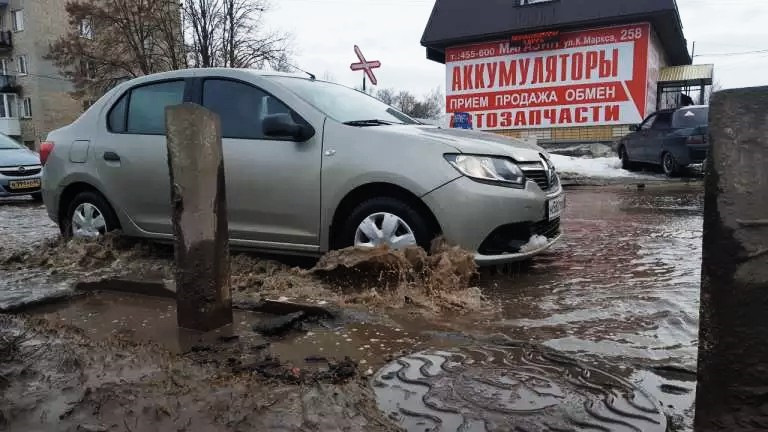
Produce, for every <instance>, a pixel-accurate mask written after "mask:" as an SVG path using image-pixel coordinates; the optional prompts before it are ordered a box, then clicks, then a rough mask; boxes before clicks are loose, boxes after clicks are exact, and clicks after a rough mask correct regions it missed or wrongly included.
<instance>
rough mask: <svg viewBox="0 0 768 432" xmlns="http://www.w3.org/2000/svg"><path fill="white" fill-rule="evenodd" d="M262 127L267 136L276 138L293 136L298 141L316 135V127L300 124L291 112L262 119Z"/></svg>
mask: <svg viewBox="0 0 768 432" xmlns="http://www.w3.org/2000/svg"><path fill="white" fill-rule="evenodd" d="M261 129H262V132H263V133H264V135H265V136H268V137H275V138H285V137H289V138H293V139H295V140H296V141H306V140H308V139H310V138H312V137H313V136H314V135H315V128H313V127H312V126H310V125H305V124H299V123H296V122H295V121H294V120H293V117H291V115H290V114H285V113H283V114H272V115H268V116H266V117H264V119H263V120H262V121H261Z"/></svg>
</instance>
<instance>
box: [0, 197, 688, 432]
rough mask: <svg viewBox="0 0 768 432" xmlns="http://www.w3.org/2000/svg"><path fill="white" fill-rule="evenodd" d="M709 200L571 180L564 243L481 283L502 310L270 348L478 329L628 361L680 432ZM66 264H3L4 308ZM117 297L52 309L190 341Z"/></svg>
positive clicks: (345, 348) (366, 348)
mask: <svg viewBox="0 0 768 432" xmlns="http://www.w3.org/2000/svg"><path fill="white" fill-rule="evenodd" d="M702 202H703V190H702V188H701V186H700V185H696V184H693V185H686V184H675V185H662V186H652V187H648V188H645V189H638V188H637V187H634V186H632V187H629V186H611V187H602V188H580V189H571V190H570V191H569V194H568V208H567V211H566V214H565V216H564V221H563V229H564V231H565V237H564V240H563V242H562V243H561V244H560V245H558V246H557V247H555V248H554V249H552V250H551V251H550V252H548V253H547V254H545V255H543V256H540V257H538V258H537V259H536V260H534V261H533V263H532V264H530V265H528V266H518V267H513V268H512V269H509V271H507V272H505V273H498V272H489V271H483V272H481V275H480V279H479V282H478V284H479V285H480V287H481V288H482V290H483V292H484V294H485V295H486V296H487V297H488V300H489V301H490V302H493V303H495V304H497V305H498V306H499V308H498V310H500V312H498V313H469V314H464V315H461V314H455V313H452V314H444V315H442V316H437V317H429V318H425V317H424V316H422V315H419V314H412V313H411V312H412V311H410V312H407V313H406V312H403V313H400V312H398V311H397V310H394V311H390V313H389V320H384V322H383V323H379V324H370V323H359V324H346V325H344V326H339V327H334V326H325V327H324V326H322V325H317V326H314V327H311V328H308V329H307V330H308V332H305V333H295V334H292V335H290V336H289V337H288V338H287V339H284V340H282V341H276V342H275V343H273V344H272V346H271V349H272V350H273V352H274V353H275V354H277V355H279V356H280V357H281V358H282V359H283V360H285V361H289V362H291V363H294V364H297V365H302V366H304V365H306V363H307V362H306V361H305V360H306V358H307V357H313V356H327V357H328V358H343V357H344V356H347V355H348V356H350V357H352V358H354V359H355V360H359V361H363V360H364V361H365V363H363V364H368V365H371V366H372V367H373V368H374V369H375V368H376V367H378V366H380V365H382V364H383V363H384V362H385V361H386V359H387V358H389V357H390V356H393V355H397V354H399V353H401V352H402V351H407V352H415V351H418V350H421V349H425V348H430V347H431V348H435V347H440V346H450V345H461V344H465V343H468V341H467V340H466V339H464V338H463V336H462V335H467V334H468V335H475V336H483V335H488V334H490V333H503V334H505V335H507V336H509V337H511V338H514V339H521V340H531V341H536V342H541V343H543V344H545V345H547V346H549V347H552V348H556V349H558V350H562V351H566V352H569V353H570V354H572V355H574V356H576V357H578V358H581V359H584V360H588V361H589V360H599V361H600V362H601V364H613V365H615V370H612V372H613V373H615V374H616V375H618V376H621V377H622V378H624V379H627V380H629V381H631V382H633V383H635V384H638V385H640V386H641V387H643V388H645V389H646V390H648V391H649V392H650V393H652V394H653V395H655V396H656V397H657V398H658V399H660V400H661V402H662V403H663V405H664V407H665V411H666V412H667V414H669V415H670V416H672V418H673V421H672V423H673V425H675V429H676V430H686V429H689V428H690V425H691V423H692V422H691V419H692V404H693V399H694V394H693V390H694V389H695V382H694V379H695V375H694V374H691V373H690V372H691V371H695V364H696V351H697V327H698V306H699V305H698V301H699V282H700V281H699V278H700V262H701V234H702ZM0 233H2V236H3V240H4V241H3V245H4V246H3V247H4V248H5V249H8V250H19V249H25V248H28V247H31V246H33V245H35V244H39V243H40V242H41V241H43V240H44V239H45V238H47V237H50V236H53V235H55V233H56V229H55V227H54V226H52V224H51V223H50V222H49V221H48V219H47V217H46V215H45V212H44V209H43V208H42V207H40V206H38V205H32V204H29V203H7V202H2V201H0ZM160 265H162V263H161V264H160ZM56 273H57V272H56V269H50V268H38V269H35V268H29V267H24V268H21V266H20V268H19V270H18V271H14V270H13V269H10V268H6V269H4V270H3V271H2V273H0V307H2V304H3V302H5V303H9V302H14V301H19V300H23V299H25V298H34V297H38V296H41V295H45V294H47V293H50V292H55V291H57V290H64V289H67V288H68V287H69V282H71V281H70V280H69V279H68V277H71V275H68V274H67V275H63V274H56ZM99 301H102V302H104V303H99ZM114 301H115V299H111V300H110V299H107V300H106V301H105V300H104V299H102V300H99V299H98V298H94V299H89V300H87V301H86V302H81V303H79V305H80V306H78V308H75V309H73V310H69V311H61V310H48V311H47V312H46V313H48V314H50V315H49V318H51V319H52V320H58V321H63V323H65V324H75V325H77V324H80V325H79V327H81V328H82V327H87V328H93V330H92V331H93V332H94V334H93V335H92V336H96V337H97V338H98V337H106V336H108V335H110V334H113V333H115V332H117V333H122V332H126V331H130V332H133V333H134V334H135V335H137V338H138V339H139V340H149V341H152V342H155V343H158V344H160V345H162V346H165V347H167V348H168V349H170V350H172V351H175V350H179V349H182V348H181V344H182V343H185V342H183V340H182V342H180V339H179V337H178V335H177V332H176V331H175V329H174V326H173V323H174V321H175V316H174V315H173V314H172V313H171V311H172V309H168V308H169V306H171V307H172V305H170V304H169V303H168V302H166V301H164V300H157V301H155V300H152V301H149V302H148V301H146V299H144V300H140V301H138V302H132V301H130V299H128V300H126V299H122V298H121V299H119V300H118V302H119V303H120V304H121V305H124V306H126V307H124V308H123V307H121V308H120V310H119V311H111V310H110V309H111V308H110V307H108V305H109V304H110V303H113V302H114ZM115 314H117V315H115ZM137 318H140V319H138V320H137ZM255 319H258V316H255V315H253V314H242V315H238V319H237V320H236V325H235V329H233V330H234V331H235V332H236V333H238V334H250V335H252V334H253V332H249V331H248V329H249V328H250V324H251V323H252V321H253V320H255ZM83 320H87V321H86V322H81V321H83ZM145 320H146V322H145ZM128 323H130V324H128ZM136 323H138V325H137V324H136ZM454 336H455V338H454Z"/></svg>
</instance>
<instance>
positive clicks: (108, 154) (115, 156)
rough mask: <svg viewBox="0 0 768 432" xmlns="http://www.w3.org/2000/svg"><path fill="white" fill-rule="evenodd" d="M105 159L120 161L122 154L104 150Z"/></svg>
mask: <svg viewBox="0 0 768 432" xmlns="http://www.w3.org/2000/svg"><path fill="white" fill-rule="evenodd" d="M104 160H105V161H107V162H120V155H119V154H117V153H115V152H111V151H108V152H104Z"/></svg>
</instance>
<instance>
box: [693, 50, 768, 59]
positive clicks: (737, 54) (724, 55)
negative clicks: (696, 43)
mask: <svg viewBox="0 0 768 432" xmlns="http://www.w3.org/2000/svg"><path fill="white" fill-rule="evenodd" d="M765 53H768V49H761V50H754V51H742V52H729V53H713V54H696V55H695V56H694V57H733V56H740V55H749V54H765Z"/></svg>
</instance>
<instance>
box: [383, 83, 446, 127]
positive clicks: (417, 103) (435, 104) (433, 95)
mask: <svg viewBox="0 0 768 432" xmlns="http://www.w3.org/2000/svg"><path fill="white" fill-rule="evenodd" d="M376 97H377V98H378V99H379V100H381V101H382V102H384V103H385V104H387V105H391V106H393V107H395V108H397V109H398V110H400V111H402V112H404V113H405V114H408V115H409V116H411V117H415V118H422V119H436V118H439V117H440V115H441V114H442V113H443V111H444V107H445V102H444V100H443V93H442V91H441V90H440V88H436V89H434V90H432V91H431V92H429V93H428V94H427V95H426V96H424V98H422V99H419V98H417V97H416V96H414V95H413V94H412V93H411V92H409V91H406V90H401V91H399V92H396V91H395V90H394V89H380V90H379V91H378V92H376Z"/></svg>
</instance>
